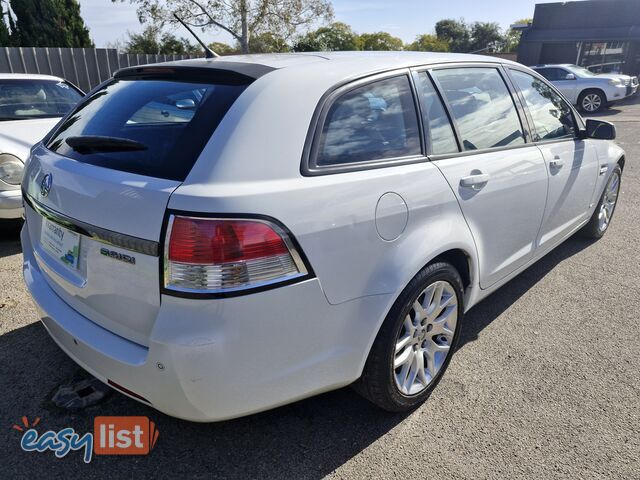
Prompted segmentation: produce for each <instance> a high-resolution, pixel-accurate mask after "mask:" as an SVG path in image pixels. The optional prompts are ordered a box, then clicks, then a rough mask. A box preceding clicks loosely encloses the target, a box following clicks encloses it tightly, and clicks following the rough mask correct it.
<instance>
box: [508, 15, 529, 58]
mask: <svg viewBox="0 0 640 480" xmlns="http://www.w3.org/2000/svg"><path fill="white" fill-rule="evenodd" d="M531 22H533V19H531V18H522V19H520V20H516V21H515V22H513V23H514V24H516V25H517V24H521V25H527V24H530V23H531ZM521 36H522V30H516V29H514V28H510V29H509V30H507V32H506V33H505V35H504V51H505V52H517V51H518V46H519V45H520V37H521Z"/></svg>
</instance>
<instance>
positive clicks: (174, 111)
mask: <svg viewBox="0 0 640 480" xmlns="http://www.w3.org/2000/svg"><path fill="white" fill-rule="evenodd" d="M236 83H237V82H235V81H231V80H230V79H227V78H222V77H221V78H220V81H217V79H216V77H215V76H212V77H211V81H210V83H202V82H201V81H197V82H195V81H194V82H191V81H187V79H184V80H183V78H182V77H176V78H175V79H164V78H153V77H151V78H144V79H129V78H123V79H116V80H114V81H112V82H111V83H109V84H107V85H105V86H103V87H102V88H101V89H100V90H98V91H96V92H94V93H93V94H92V95H91V97H90V98H89V99H88V100H87V101H86V102H84V103H83V104H81V105H80V106H79V107H78V108H77V109H76V110H75V111H74V112H72V113H71V115H70V116H69V117H68V118H67V120H66V121H65V122H64V123H63V124H62V125H61V126H60V127H59V128H58V129H57V131H56V132H55V133H54V135H53V136H52V138H51V139H50V140H49V142H48V144H47V147H48V148H49V149H51V150H53V151H55V152H57V153H59V154H61V155H64V156H66V157H69V158H73V159H74V160H77V161H79V162H83V163H89V164H91V165H97V166H100V167H105V168H111V169H114V170H120V171H124V172H130V173H137V174H140V175H147V176H150V177H157V178H166V179H171V180H180V181H182V180H184V179H185V178H186V176H187V174H188V173H189V171H190V170H191V168H192V167H193V165H194V164H195V162H196V159H197V158H198V156H199V155H200V152H201V151H202V149H203V148H204V145H205V144H206V142H207V141H208V140H209V138H210V137H211V135H212V134H213V132H214V131H215V129H216V127H217V125H218V123H219V122H220V121H221V120H222V118H223V117H224V115H225V114H226V112H227V110H228V109H229V108H230V106H231V105H232V104H233V102H234V101H235V100H236V98H238V96H239V95H240V94H241V93H242V92H243V91H244V89H245V88H246V85H245V84H244V83H242V82H240V83H238V84H236ZM92 136H93V137H115V138H116V139H117V140H124V141H127V140H128V141H133V142H136V143H138V144H140V145H141V148H139V149H134V150H131V149H126V148H123V149H120V150H117V149H116V150H113V149H111V150H109V149H106V150H100V149H93V150H89V151H81V150H79V149H77V148H74V147H72V146H71V145H70V144H69V142H67V139H71V143H73V139H72V137H92ZM85 150H86V149H85Z"/></svg>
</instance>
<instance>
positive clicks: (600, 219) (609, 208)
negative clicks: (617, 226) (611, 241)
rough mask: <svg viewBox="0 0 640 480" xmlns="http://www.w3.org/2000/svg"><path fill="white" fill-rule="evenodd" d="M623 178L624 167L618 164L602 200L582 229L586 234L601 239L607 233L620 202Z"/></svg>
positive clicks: (601, 197) (605, 188)
mask: <svg viewBox="0 0 640 480" xmlns="http://www.w3.org/2000/svg"><path fill="white" fill-rule="evenodd" d="M621 180H622V169H621V168H620V165H616V166H615V168H614V169H613V172H611V176H610V177H609V180H608V181H607V185H606V186H605V187H604V192H602V195H601V196H600V201H599V202H598V205H597V206H596V209H595V210H594V211H593V215H591V219H590V220H589V223H587V224H586V225H585V226H584V228H583V229H582V233H583V234H584V236H586V237H589V238H595V239H599V238H602V237H603V235H604V234H605V233H606V231H607V229H608V228H609V225H611V219H612V218H613V213H614V212H615V209H616V205H617V203H618V194H619V193H620V181H621Z"/></svg>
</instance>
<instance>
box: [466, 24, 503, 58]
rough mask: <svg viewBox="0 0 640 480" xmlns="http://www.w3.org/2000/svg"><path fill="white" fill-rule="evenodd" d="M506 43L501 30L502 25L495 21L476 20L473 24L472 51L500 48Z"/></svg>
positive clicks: (470, 48)
mask: <svg viewBox="0 0 640 480" xmlns="http://www.w3.org/2000/svg"><path fill="white" fill-rule="evenodd" d="M503 44H504V37H503V36H502V32H501V30H500V25H498V24H497V23H495V22H476V23H474V24H473V25H472V26H471V44H470V45H469V50H470V51H471V52H475V51H483V50H491V49H492V48H494V49H497V50H500V49H502V46H503Z"/></svg>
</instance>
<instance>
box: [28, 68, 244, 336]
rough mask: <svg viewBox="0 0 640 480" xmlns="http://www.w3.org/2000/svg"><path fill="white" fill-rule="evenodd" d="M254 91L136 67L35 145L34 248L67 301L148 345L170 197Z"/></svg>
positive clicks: (226, 75) (238, 81)
mask: <svg viewBox="0 0 640 480" xmlns="http://www.w3.org/2000/svg"><path fill="white" fill-rule="evenodd" d="M250 82H251V79H250V78H249V77H246V76H244V75H237V74H233V73H230V72H225V71H220V70H214V69H200V70H197V69H191V68H189V69H181V68H158V67H156V68H152V69H144V68H143V69H140V68H138V69H132V70H130V71H127V72H125V73H123V74H120V75H116V78H115V79H114V80H112V81H111V82H110V83H109V84H108V85H106V86H104V87H103V88H101V89H99V90H98V91H96V92H94V93H93V94H92V95H91V96H90V97H88V98H87V99H86V100H84V101H83V102H82V103H81V104H80V105H79V106H78V107H77V109H76V110H75V111H74V112H72V113H71V114H70V115H69V116H68V118H66V119H65V121H63V122H62V123H61V124H60V125H59V126H58V127H57V129H56V130H55V131H53V132H52V133H51V134H50V135H49V136H48V137H47V138H45V140H44V141H43V143H42V144H40V145H38V146H36V147H35V148H34V150H33V152H32V155H31V158H30V161H29V162H28V165H27V169H26V172H25V177H24V180H23V195H24V198H25V204H26V208H25V211H26V220H27V225H28V230H29V235H30V240H31V245H32V247H33V251H34V255H35V257H36V260H37V262H38V265H39V266H40V268H41V270H42V271H43V273H44V276H45V279H46V281H47V282H48V284H49V285H50V286H51V288H52V289H53V290H54V291H55V292H56V293H57V294H58V295H59V296H60V297H61V298H62V299H63V300H64V301H65V302H66V303H67V304H69V305H70V306H71V307H72V308H74V309H75V310H77V311H78V312H79V313H81V314H82V315H84V316H86V317H87V318H89V319H90V320H92V321H93V322H95V323H97V324H99V325H101V326H102V327H104V328H107V329H108V330H110V331H112V332H114V333H116V334H118V335H120V336H122V337H124V338H127V339H129V340H131V341H134V342H136V343H139V344H141V345H145V346H146V345H148V337H149V334H150V332H151V329H152V327H153V323H154V320H155V318H156V315H157V312H158V309H159V307H160V282H161V278H160V268H161V265H160V260H161V259H160V254H161V252H160V251H159V245H160V240H161V234H162V228H163V221H164V218H165V211H166V207H167V203H168V201H169V197H170V195H171V193H172V192H173V191H174V190H175V189H176V188H177V187H178V186H179V185H180V183H181V182H182V181H183V180H184V178H185V177H186V175H187V174H188V173H189V171H190V170H191V168H192V167H193V165H194V163H195V161H196V159H197V158H198V156H199V154H200V152H201V151H202V149H203V148H204V145H205V144H206V143H207V141H208V140H209V139H210V137H211V135H212V133H213V131H214V130H215V128H216V127H217V125H218V124H219V123H220V121H221V119H222V118H223V117H224V115H225V114H226V112H227V111H228V109H229V108H230V106H231V105H232V104H233V102H234V101H235V100H236V99H237V98H238V96H239V95H240V94H241V93H242V91H243V90H244V89H245V88H246V86H247V85H248V84H249V83H250Z"/></svg>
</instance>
